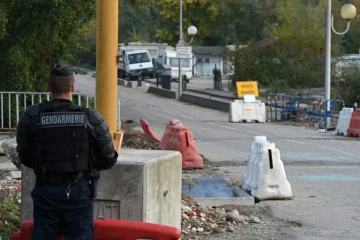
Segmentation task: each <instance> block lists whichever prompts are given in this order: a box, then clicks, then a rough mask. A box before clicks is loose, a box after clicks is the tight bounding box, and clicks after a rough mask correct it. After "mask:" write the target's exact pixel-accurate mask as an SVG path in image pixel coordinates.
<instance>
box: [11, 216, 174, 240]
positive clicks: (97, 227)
mask: <svg viewBox="0 0 360 240" xmlns="http://www.w3.org/2000/svg"><path fill="white" fill-rule="evenodd" d="M33 226H34V223H33V221H32V220H31V221H25V222H24V223H23V224H21V228H20V232H16V233H13V235H12V240H30V239H31V232H32V229H33ZM94 231H95V236H94V240H138V239H152V240H178V239H180V237H181V232H180V230H179V229H177V228H175V227H169V226H164V225H159V224H153V223H145V222H133V221H124V220H117V219H106V220H95V221H94ZM61 240H65V238H64V237H63V236H62V237H61Z"/></svg>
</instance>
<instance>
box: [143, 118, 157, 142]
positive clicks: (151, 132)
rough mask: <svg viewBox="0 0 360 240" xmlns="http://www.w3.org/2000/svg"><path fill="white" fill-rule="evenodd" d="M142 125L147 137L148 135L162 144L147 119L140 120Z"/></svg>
mask: <svg viewBox="0 0 360 240" xmlns="http://www.w3.org/2000/svg"><path fill="white" fill-rule="evenodd" d="M140 124H141V127H142V129H143V130H144V133H145V134H146V135H148V136H150V137H152V138H153V139H155V140H156V141H159V142H160V138H158V137H157V136H156V135H155V133H154V132H153V131H152V130H151V128H150V125H149V123H148V122H147V121H146V120H145V119H140Z"/></svg>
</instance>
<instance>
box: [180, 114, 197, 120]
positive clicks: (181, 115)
mask: <svg viewBox="0 0 360 240" xmlns="http://www.w3.org/2000/svg"><path fill="white" fill-rule="evenodd" d="M180 117H183V118H187V119H194V118H192V117H188V116H184V115H180Z"/></svg>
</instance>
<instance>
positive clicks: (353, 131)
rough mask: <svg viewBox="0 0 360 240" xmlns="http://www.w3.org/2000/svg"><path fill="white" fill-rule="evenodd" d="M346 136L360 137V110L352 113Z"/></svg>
mask: <svg viewBox="0 0 360 240" xmlns="http://www.w3.org/2000/svg"><path fill="white" fill-rule="evenodd" d="M347 135H348V136H350V137H359V136H360V109H356V110H355V111H354V112H353V113H352V115H351V119H350V125H349V128H348V130H347Z"/></svg>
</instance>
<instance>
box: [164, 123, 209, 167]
mask: <svg viewBox="0 0 360 240" xmlns="http://www.w3.org/2000/svg"><path fill="white" fill-rule="evenodd" d="M159 149H160V150H174V151H179V152H180V153H181V155H182V169H192V168H203V167H204V166H203V160H202V158H201V156H200V155H199V153H198V150H197V147H196V143H195V140H194V137H193V134H192V132H190V130H189V128H187V127H185V126H184V125H183V124H182V123H181V122H180V121H179V120H176V119H172V120H170V121H169V123H168V124H167V126H166V129H165V132H164V135H163V137H162V138H161V141H160V144H159Z"/></svg>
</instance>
